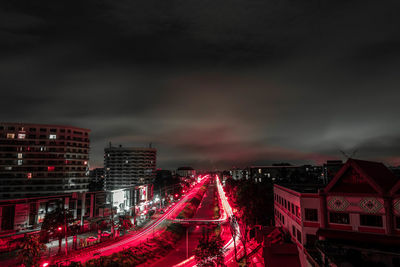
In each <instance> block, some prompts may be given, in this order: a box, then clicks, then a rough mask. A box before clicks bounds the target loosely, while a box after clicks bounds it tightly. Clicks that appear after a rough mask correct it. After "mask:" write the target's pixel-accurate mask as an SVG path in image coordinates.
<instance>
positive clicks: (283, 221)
mask: <svg viewBox="0 0 400 267" xmlns="http://www.w3.org/2000/svg"><path fill="white" fill-rule="evenodd" d="M274 201H275V202H274V206H275V222H276V225H277V226H282V227H283V228H284V229H286V231H287V232H288V233H289V234H290V235H291V238H292V240H293V241H294V242H295V243H296V244H297V247H298V249H299V252H300V253H299V255H300V260H301V263H302V266H306V265H309V264H311V262H314V261H315V259H313V257H312V256H310V254H312V253H309V252H310V251H313V250H314V249H315V246H314V245H315V243H316V241H317V240H332V241H334V242H340V243H341V244H342V245H343V244H347V245H349V244H351V245H352V246H353V247H355V248H361V247H362V244H369V246H370V247H372V246H376V248H375V249H376V250H378V251H386V250H387V249H389V250H391V253H394V255H397V254H396V253H399V254H398V255H399V256H400V249H399V251H393V250H392V249H391V247H396V248H400V181H399V178H397V177H396V176H395V175H394V174H393V173H392V172H391V171H390V170H389V169H388V168H387V167H386V166H385V165H383V164H382V163H378V162H372V161H364V160H357V159H348V161H347V162H346V163H345V164H344V165H343V167H342V168H341V169H340V170H339V171H338V172H337V174H336V175H335V177H334V178H333V179H332V180H331V181H330V182H329V184H328V185H327V186H326V187H325V188H318V186H310V185H303V186H293V185H285V186H282V185H275V186H274ZM386 264H387V263H386ZM311 265H312V264H311ZM389 266H390V264H389Z"/></svg>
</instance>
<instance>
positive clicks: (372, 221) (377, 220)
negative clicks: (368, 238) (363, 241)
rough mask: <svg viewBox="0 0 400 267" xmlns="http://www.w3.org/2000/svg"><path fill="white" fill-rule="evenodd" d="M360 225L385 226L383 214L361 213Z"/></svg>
mask: <svg viewBox="0 0 400 267" xmlns="http://www.w3.org/2000/svg"><path fill="white" fill-rule="evenodd" d="M360 225H363V226H375V227H382V226H383V221H382V216H380V215H364V214H360Z"/></svg>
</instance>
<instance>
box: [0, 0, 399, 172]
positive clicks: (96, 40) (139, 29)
mask: <svg viewBox="0 0 400 267" xmlns="http://www.w3.org/2000/svg"><path fill="white" fill-rule="evenodd" d="M1 7H2V8H1V9H0V10H1V11H0V17H1V20H0V21H1V23H2V30H1V31H0V47H1V52H0V55H1V56H2V59H1V60H0V70H1V71H0V86H1V88H2V89H3V90H2V91H3V96H2V99H3V102H2V105H1V108H0V110H1V117H0V120H1V121H2V122H23V123H45V124H57V125H73V126H78V127H84V128H88V129H91V131H92V132H91V133H92V134H91V154H90V163H91V166H92V167H100V166H102V163H103V151H104V148H105V147H106V146H107V144H108V142H110V141H111V142H112V143H114V144H123V145H126V146H147V144H148V143H153V146H154V147H156V148H157V149H158V152H159V154H158V166H157V167H160V168H166V169H171V168H177V167H179V166H185V165H190V166H193V167H195V168H204V169H214V168H219V169H220V168H229V167H233V166H246V165H249V164H269V163H274V162H281V161H283V162H290V163H293V164H297V163H299V164H302V163H315V164H321V163H322V162H324V161H326V160H327V159H345V158H344V157H343V155H342V153H341V152H340V151H341V150H343V151H345V152H346V153H349V154H351V153H353V151H357V152H356V157H357V158H361V159H366V160H377V161H382V162H384V163H385V164H387V165H396V166H397V165H399V164H400V157H399V156H398V151H399V149H400V147H399V144H400V142H399V133H400V126H399V125H398V124H397V123H396V121H397V114H398V113H399V111H400V108H399V105H398V103H397V102H398V99H399V97H400V92H399V90H398V86H399V84H400V80H399V77H398V71H399V67H400V64H399V63H400V59H399V52H398V49H397V47H398V45H399V42H400V37H399V34H398V26H399V25H400V19H399V18H398V16H397V14H396V12H395V11H396V9H395V8H392V7H391V6H390V5H382V4H379V3H376V2H372V1H363V2H358V1H350V2H346V3H339V2H336V3H319V4H318V5H317V4H311V3H290V1H283V2H282V1H279V3H275V2H273V1H265V2H256V1H236V2H232V3H229V5H227V4H225V3H223V2H216V1H209V2H203V3H202V5H200V4H199V3H197V2H195V1H185V2H184V3H181V2H178V1H175V2H173V3H170V4H166V3H164V2H163V1H147V2H146V3H131V2H128V1H125V2H118V3H115V1H102V2H96V3H94V2H81V3H71V2H69V1H58V2H57V3H52V2H49V1H44V2H42V3H24V4H23V5H21V6H19V5H17V4H11V3H2V4H1Z"/></svg>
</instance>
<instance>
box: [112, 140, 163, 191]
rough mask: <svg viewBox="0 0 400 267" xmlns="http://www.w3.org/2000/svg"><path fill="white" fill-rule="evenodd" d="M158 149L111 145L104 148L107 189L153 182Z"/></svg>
mask: <svg viewBox="0 0 400 267" xmlns="http://www.w3.org/2000/svg"><path fill="white" fill-rule="evenodd" d="M156 156H157V149H155V148H151V147H150V148H143V147H122V146H121V145H120V146H118V147H113V146H111V145H110V147H108V148H105V149H104V171H105V178H106V180H105V186H106V190H115V189H121V188H127V187H132V186H137V185H142V184H148V183H152V182H153V181H154V178H155V173H156Z"/></svg>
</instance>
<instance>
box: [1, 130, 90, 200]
mask: <svg viewBox="0 0 400 267" xmlns="http://www.w3.org/2000/svg"><path fill="white" fill-rule="evenodd" d="M89 132H90V131H89V130H88V129H82V128H77V127H70V126H58V125H44V124H29V123H0V199H13V198H25V197H34V196H41V195H54V194H64V193H69V192H86V191H87V190H88V184H89V177H88V166H87V162H88V158H89Z"/></svg>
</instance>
